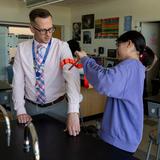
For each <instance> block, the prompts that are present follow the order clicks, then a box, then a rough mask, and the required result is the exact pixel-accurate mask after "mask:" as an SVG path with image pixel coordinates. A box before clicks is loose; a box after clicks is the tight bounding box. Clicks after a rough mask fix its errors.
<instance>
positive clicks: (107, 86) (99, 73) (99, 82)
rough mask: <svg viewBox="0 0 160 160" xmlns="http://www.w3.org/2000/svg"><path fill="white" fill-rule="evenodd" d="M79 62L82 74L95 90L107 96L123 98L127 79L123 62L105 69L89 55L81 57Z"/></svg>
mask: <svg viewBox="0 0 160 160" xmlns="http://www.w3.org/2000/svg"><path fill="white" fill-rule="evenodd" d="M81 62H82V64H83V68H84V74H85V75H86V77H87V79H88V81H89V83H90V84H91V85H92V86H93V87H94V88H95V90H96V91H97V92H99V93H100V94H103V95H106V96H109V97H114V98H123V95H124V90H125V86H126V81H127V80H126V79H127V69H125V67H124V65H123V64H121V63H120V64H118V65H116V66H115V67H112V68H109V69H107V68H104V67H102V66H100V65H98V64H97V63H96V62H95V60H94V59H92V58H89V57H83V58H82V59H81Z"/></svg>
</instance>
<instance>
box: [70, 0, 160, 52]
mask: <svg viewBox="0 0 160 160" xmlns="http://www.w3.org/2000/svg"><path fill="white" fill-rule="evenodd" d="M86 14H95V19H101V18H112V17H120V21H119V34H122V33H123V32H124V16H132V29H136V30H140V29H141V28H140V23H139V22H143V21H160V1H159V0H152V1H151V0H134V1H132V0H106V1H105V2H99V3H97V4H90V5H88V4H86V5H85V4H83V7H82V6H76V7H74V8H72V10H71V15H72V23H73V22H81V18H82V15H86ZM84 31H85V30H84ZM90 31H91V32H92V40H93V43H92V44H91V45H90V44H83V43H82V40H81V46H82V48H83V49H85V50H87V51H88V52H89V53H91V54H92V53H93V51H94V49H97V48H98V47H99V46H103V47H105V48H106V49H107V48H115V39H94V29H91V30H90ZM81 37H82V33H81ZM106 51H107V50H106Z"/></svg>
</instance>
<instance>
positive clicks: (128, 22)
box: [124, 16, 132, 31]
mask: <svg viewBox="0 0 160 160" xmlns="http://www.w3.org/2000/svg"><path fill="white" fill-rule="evenodd" d="M131 29H132V16H125V17H124V30H125V31H130V30H131Z"/></svg>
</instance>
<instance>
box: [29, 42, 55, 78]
mask: <svg viewBox="0 0 160 160" xmlns="http://www.w3.org/2000/svg"><path fill="white" fill-rule="evenodd" d="M51 42H52V40H50V41H49V43H48V46H47V49H46V52H45V55H44V58H43V61H42V63H41V64H40V66H39V68H37V67H38V66H37V61H36V54H35V50H34V48H35V44H34V40H33V42H32V55H33V63H34V69H35V74H36V78H39V77H40V75H41V73H40V72H39V71H38V69H40V68H41V66H43V65H44V63H45V61H46V59H47V56H48V53H49V49H50V46H51Z"/></svg>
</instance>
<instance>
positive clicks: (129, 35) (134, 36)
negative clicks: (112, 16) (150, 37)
mask: <svg viewBox="0 0 160 160" xmlns="http://www.w3.org/2000/svg"><path fill="white" fill-rule="evenodd" d="M129 40H130V41H132V43H133V44H134V45H135V48H136V50H137V51H139V52H140V54H141V53H143V52H144V49H145V47H146V41H145V38H144V36H143V35H142V34H141V33H140V32H138V31H128V32H126V33H124V34H122V35H121V36H120V37H119V38H118V39H117V43H122V42H127V41H129Z"/></svg>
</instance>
